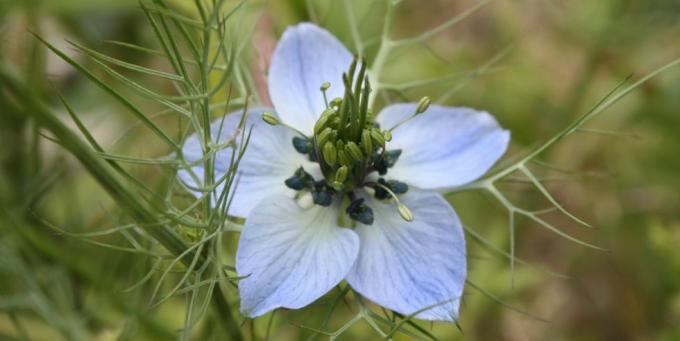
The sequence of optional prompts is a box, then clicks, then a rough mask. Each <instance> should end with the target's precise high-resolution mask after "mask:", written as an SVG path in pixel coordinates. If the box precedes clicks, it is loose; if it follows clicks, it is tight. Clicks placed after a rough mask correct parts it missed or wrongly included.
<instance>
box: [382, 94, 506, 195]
mask: <svg viewBox="0 0 680 341" xmlns="http://www.w3.org/2000/svg"><path fill="white" fill-rule="evenodd" d="M416 107H417V104H415V103H403V104H395V105H391V106H388V107H386V108H385V109H383V111H382V112H381V113H380V115H378V118H377V121H378V122H379V123H380V125H381V126H382V128H383V129H389V128H391V127H394V126H395V125H396V124H397V123H399V122H401V121H403V120H405V119H407V118H408V117H409V116H411V115H412V114H413V113H414V112H415V110H416ZM509 141H510V132H508V131H507V130H504V129H503V128H501V126H500V125H498V122H496V120H495V119H494V118H493V116H491V115H490V114H489V113H487V112H483V111H477V110H474V109H470V108H453V107H443V106H438V105H431V106H430V108H429V109H428V110H427V111H426V112H424V113H422V114H420V115H418V116H416V117H415V118H413V119H412V120H410V121H408V122H406V123H405V124H403V125H401V126H399V127H398V128H396V129H395V130H394V131H393V139H392V141H391V142H389V143H388V144H387V148H388V149H401V150H402V154H401V156H400V157H399V160H398V161H397V163H396V165H395V166H394V167H393V168H391V169H390V170H389V171H388V177H389V178H392V179H396V180H400V181H403V182H406V183H408V184H410V185H414V186H416V187H419V188H422V189H434V190H446V189H450V188H454V187H456V186H460V185H464V184H466V183H468V182H470V181H473V180H475V179H477V178H479V177H480V176H482V175H484V173H486V172H487V171H488V170H489V168H491V166H493V164H494V163H496V161H497V160H498V159H499V158H500V157H501V156H502V155H503V154H504V153H505V150H506V149H507V147H508V142H509Z"/></svg>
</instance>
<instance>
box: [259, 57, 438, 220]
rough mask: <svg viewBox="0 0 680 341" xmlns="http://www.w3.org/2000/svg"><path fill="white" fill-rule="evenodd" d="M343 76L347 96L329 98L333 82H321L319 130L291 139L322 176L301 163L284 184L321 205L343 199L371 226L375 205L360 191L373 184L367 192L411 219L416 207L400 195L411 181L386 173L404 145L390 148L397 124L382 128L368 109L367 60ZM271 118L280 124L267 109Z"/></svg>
mask: <svg viewBox="0 0 680 341" xmlns="http://www.w3.org/2000/svg"><path fill="white" fill-rule="evenodd" d="M342 79H343V83H344V84H343V85H344V89H345V91H344V95H343V97H342V98H334V99H332V100H331V101H330V102H329V101H328V98H327V96H326V91H327V90H328V89H329V88H330V86H331V84H329V83H327V82H326V83H324V84H322V85H321V88H320V91H321V92H322V93H323V96H324V100H325V102H326V109H325V110H324V111H323V113H322V114H321V116H320V117H319V119H318V121H317V122H316V124H315V125H314V135H313V136H312V137H306V136H296V137H294V138H293V141H292V143H293V147H294V148H295V149H296V150H297V151H298V152H300V153H302V154H306V155H308V157H309V159H310V160H311V161H313V162H316V163H318V165H319V167H320V169H321V172H322V174H323V179H314V178H313V177H312V176H311V175H310V174H309V173H307V172H306V171H305V170H304V169H303V168H302V167H300V168H299V169H298V170H296V171H295V174H293V175H292V176H291V177H290V178H288V179H287V180H286V181H285V184H286V186H288V187H289V188H291V189H294V190H297V191H301V192H303V191H305V192H309V193H311V196H312V199H313V202H314V203H315V204H317V205H321V206H330V205H331V204H332V203H333V199H334V198H335V197H339V198H342V200H343V205H344V206H343V207H344V208H345V212H346V213H347V215H348V216H349V218H351V219H352V220H355V221H359V222H361V223H363V224H367V225H370V224H372V223H373V210H372V209H371V208H370V207H369V206H368V205H367V204H366V203H365V201H364V199H363V198H360V197H358V196H357V194H356V193H355V191H356V190H358V189H361V188H370V189H371V190H370V191H367V193H372V195H373V196H375V198H376V199H379V200H395V201H396V202H397V205H398V211H399V214H400V215H401V216H402V217H403V218H404V219H406V220H407V221H411V220H412V219H413V217H412V215H411V212H410V211H409V210H408V208H406V206H404V205H403V204H401V202H400V201H399V198H398V195H401V194H404V193H406V192H407V191H408V185H406V184H405V183H403V182H400V181H397V180H387V179H385V178H384V176H385V175H386V174H387V173H388V170H389V168H391V167H393V166H394V165H395V163H396V162H397V161H398V159H399V156H400V155H401V150H400V149H392V150H390V149H388V148H387V143H388V142H389V141H390V140H391V139H392V132H391V131H392V130H393V129H394V128H392V129H389V130H381V129H380V126H379V125H378V124H377V123H376V122H375V115H374V114H373V112H372V111H371V110H370V109H369V108H368V103H369V95H370V93H371V86H370V82H369V80H368V76H367V74H366V63H365V61H362V62H361V63H358V62H357V60H356V59H355V60H354V61H353V62H352V64H351V65H350V68H349V71H348V72H346V73H344V74H343V75H342ZM422 102H423V101H421V103H422ZM427 105H429V100H427V101H426V103H424V104H423V106H422V108H421V106H419V109H418V110H417V112H416V113H414V115H417V114H419V113H422V112H423V111H425V109H427ZM267 120H272V122H270V123H271V124H278V123H280V122H278V121H277V120H276V118H273V117H269V116H267V115H266V114H265V121H267ZM268 122H269V121H268ZM402 123H403V122H402ZM400 124H401V123H400ZM373 172H376V173H377V174H378V176H374V177H370V178H371V179H370V180H369V177H368V175H369V174H371V173H373Z"/></svg>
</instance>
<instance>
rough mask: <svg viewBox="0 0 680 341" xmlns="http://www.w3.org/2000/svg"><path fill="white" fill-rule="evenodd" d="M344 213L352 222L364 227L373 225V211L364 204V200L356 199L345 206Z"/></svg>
mask: <svg viewBox="0 0 680 341" xmlns="http://www.w3.org/2000/svg"><path fill="white" fill-rule="evenodd" d="M345 212H346V213H347V214H348V215H349V217H350V218H352V220H356V221H358V222H360V223H362V224H365V225H372V224H373V209H371V208H370V207H368V205H366V204H364V199H357V200H354V201H352V203H351V204H350V205H349V206H347V209H346V210H345Z"/></svg>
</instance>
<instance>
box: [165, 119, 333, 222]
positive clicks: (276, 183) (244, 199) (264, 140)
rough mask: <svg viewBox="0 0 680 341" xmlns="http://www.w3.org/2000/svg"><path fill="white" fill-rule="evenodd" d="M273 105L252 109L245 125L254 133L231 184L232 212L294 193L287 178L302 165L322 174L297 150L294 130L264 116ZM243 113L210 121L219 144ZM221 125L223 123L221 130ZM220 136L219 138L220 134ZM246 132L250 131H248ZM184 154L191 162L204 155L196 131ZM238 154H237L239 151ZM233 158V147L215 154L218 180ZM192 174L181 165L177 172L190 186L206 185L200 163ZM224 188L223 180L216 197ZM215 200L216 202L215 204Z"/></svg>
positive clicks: (243, 214)
mask: <svg viewBox="0 0 680 341" xmlns="http://www.w3.org/2000/svg"><path fill="white" fill-rule="evenodd" d="M265 111H268V112H270V113H272V112H273V111H272V110H271V109H269V110H267V109H266V108H256V109H252V110H250V111H249V115H248V120H247V121H246V124H245V126H244V129H250V128H251V127H252V133H251V137H250V141H249V144H248V146H247V148H246V151H245V154H244V155H243V158H242V159H241V163H240V164H239V167H238V171H237V176H236V179H235V181H234V183H233V184H232V189H231V191H232V192H231V193H230V194H231V195H235V197H234V198H235V200H233V201H232V205H231V207H230V208H229V212H228V213H229V214H230V215H233V216H239V217H246V216H248V214H249V213H250V210H251V209H252V208H253V207H254V206H255V205H256V204H257V203H258V202H260V200H262V198H264V197H266V196H269V195H275V194H284V195H287V196H289V197H292V196H293V195H294V194H295V192H294V191H293V190H291V189H289V188H288V187H286V185H285V184H284V181H285V180H286V179H287V178H289V177H291V176H292V175H293V173H294V172H295V170H296V169H297V168H299V167H300V166H302V167H304V168H305V170H307V172H309V173H310V174H312V175H313V176H315V177H319V176H320V170H319V169H318V168H319V167H318V165H315V164H313V163H312V162H310V161H309V160H308V159H307V157H306V156H304V155H302V154H300V153H298V152H297V151H295V149H294V148H293V145H292V139H293V136H294V135H295V133H294V132H292V131H290V130H289V129H287V128H284V127H281V126H270V125H269V124H267V123H265V122H264V121H263V120H262V113H264V112H265ZM240 118H241V115H240V113H231V114H229V115H227V117H226V118H225V119H224V122H223V123H222V122H220V121H221V120H217V121H215V122H213V123H212V124H211V131H212V134H211V136H212V137H213V138H214V141H215V143H216V144H220V143H225V142H226V141H228V140H230V139H232V138H234V133H235V132H236V129H237V127H238V123H239V121H240ZM220 125H222V129H221V133H219V131H220ZM218 133H219V136H220V139H219V140H217V139H216V138H217V136H218ZM246 135H247V132H246ZM235 142H236V145H238V144H239V143H241V136H240V134H238V136H236V137H235ZM182 151H183V152H184V157H185V158H186V159H187V161H188V162H196V161H197V160H200V159H201V158H202V156H203V153H202V151H201V144H200V143H199V137H198V135H197V134H194V135H192V136H190V137H189V138H188V139H187V140H186V142H185V143H184V146H183V148H182ZM236 155H238V154H236ZM231 158H232V148H231V147H227V148H225V149H222V150H220V151H218V152H217V153H216V154H215V174H214V179H215V181H217V180H219V179H220V178H221V177H222V176H223V175H224V174H225V173H226V172H227V171H228V170H229V165H230V163H231ZM192 171H193V173H194V174H193V175H194V176H195V177H194V176H192V174H191V173H190V172H189V171H188V170H186V169H182V170H180V171H179V172H178V176H179V178H180V180H181V181H182V182H183V183H184V184H185V185H186V186H187V187H189V188H190V190H191V189H192V188H193V189H196V188H201V187H203V186H202V184H203V182H204V168H203V164H200V162H199V164H198V165H196V166H194V167H193V168H192ZM223 190H224V182H223V183H221V184H220V185H219V186H217V189H216V191H215V194H214V197H215V198H218V197H219V196H220V195H221V193H222V191H223ZM192 192H193V193H194V195H196V196H197V197H200V196H201V195H203V193H201V192H200V191H197V190H192ZM214 201H215V200H213V204H214Z"/></svg>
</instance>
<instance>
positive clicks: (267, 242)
mask: <svg viewBox="0 0 680 341" xmlns="http://www.w3.org/2000/svg"><path fill="white" fill-rule="evenodd" d="M337 212H338V207H335V205H334V206H331V207H322V206H313V207H311V208H309V209H303V208H301V207H300V206H298V204H297V203H296V202H295V201H294V200H293V199H290V198H288V197H284V196H281V195H277V196H271V197H268V198H266V199H264V200H263V201H262V202H261V203H259V204H258V205H257V206H256V207H255V208H254V209H253V211H252V212H251V214H250V216H248V219H247V220H246V224H245V226H244V227H243V232H242V233H241V239H240V241H239V246H238V250H237V252H236V271H237V273H238V274H239V275H240V276H247V277H246V278H244V279H242V280H241V281H240V282H239V293H240V295H241V312H242V313H243V314H244V315H246V316H248V317H257V316H260V315H263V314H265V313H267V312H268V311H270V310H272V309H276V308H279V307H284V308H291V309H297V308H302V307H304V306H306V305H308V304H310V303H312V302H314V301H315V300H316V299H317V298H319V297H321V296H323V295H324V294H325V293H326V292H328V291H329V290H330V289H332V288H333V287H334V286H335V285H337V284H338V283H340V281H342V279H343V278H344V277H345V276H346V275H347V272H349V270H350V268H351V267H352V264H354V261H355V260H356V257H357V253H358V251H359V238H358V237H357V235H356V233H355V232H354V231H352V230H350V229H346V228H341V227H338V226H337V223H336V219H337Z"/></svg>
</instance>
